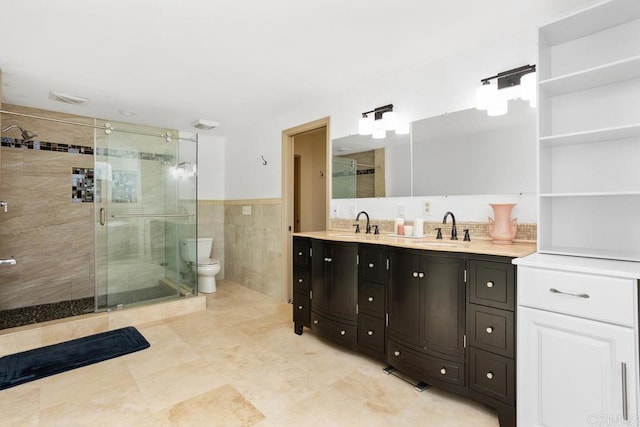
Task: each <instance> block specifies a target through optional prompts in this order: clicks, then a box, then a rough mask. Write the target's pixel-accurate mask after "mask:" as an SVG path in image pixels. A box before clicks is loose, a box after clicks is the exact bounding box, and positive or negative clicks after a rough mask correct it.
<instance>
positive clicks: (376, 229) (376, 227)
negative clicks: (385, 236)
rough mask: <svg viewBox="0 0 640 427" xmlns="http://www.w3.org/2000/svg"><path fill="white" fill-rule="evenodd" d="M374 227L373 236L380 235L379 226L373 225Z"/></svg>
mask: <svg viewBox="0 0 640 427" xmlns="http://www.w3.org/2000/svg"><path fill="white" fill-rule="evenodd" d="M372 227H373V234H376V235H377V234H380V231H379V230H378V225H377V224H374V225H372Z"/></svg>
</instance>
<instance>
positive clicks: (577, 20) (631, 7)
mask: <svg viewBox="0 0 640 427" xmlns="http://www.w3.org/2000/svg"><path fill="white" fill-rule="evenodd" d="M638 18H640V2H639V1H638V0H608V1H603V2H601V3H598V4H595V5H593V6H590V7H588V8H586V9H583V10H581V11H579V12H577V13H574V14H572V15H569V16H567V17H565V18H563V19H560V20H558V21H555V22H553V23H551V24H549V25H546V26H544V27H542V28H540V33H541V34H542V35H543V36H544V38H545V40H546V41H547V43H549V44H550V45H557V44H561V43H564V42H567V41H570V40H575V39H578V38H581V37H584V36H587V35H589V34H593V33H596V32H598V31H603V30H606V29H608V28H611V27H615V26H616V25H621V24H624V23H626V22H629V21H633V20H634V19H638Z"/></svg>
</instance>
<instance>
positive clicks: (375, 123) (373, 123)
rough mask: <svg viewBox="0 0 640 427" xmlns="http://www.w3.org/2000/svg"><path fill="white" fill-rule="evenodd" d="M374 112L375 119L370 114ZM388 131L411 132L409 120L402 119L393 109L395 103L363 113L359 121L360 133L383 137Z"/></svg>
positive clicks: (402, 133)
mask: <svg viewBox="0 0 640 427" xmlns="http://www.w3.org/2000/svg"><path fill="white" fill-rule="evenodd" d="M372 114H373V119H371V118H370V117H369V116H370V115H372ZM387 131H395V132H396V133H397V134H399V135H404V134H407V133H409V122H405V121H404V120H401V119H400V118H399V117H398V115H397V114H396V113H395V112H394V111H393V104H389V105H384V106H382V107H377V108H374V109H373V110H371V111H365V112H364V113H362V117H361V118H360V120H359V121H358V133H359V134H360V135H372V137H373V138H374V139H382V138H384V137H385V136H386V133H387Z"/></svg>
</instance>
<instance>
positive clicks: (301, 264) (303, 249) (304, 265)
mask: <svg viewBox="0 0 640 427" xmlns="http://www.w3.org/2000/svg"><path fill="white" fill-rule="evenodd" d="M293 325H294V326H293V327H294V332H295V333H296V334H298V335H301V334H302V328H303V326H306V327H307V328H309V327H311V239H307V238H303V237H294V238H293Z"/></svg>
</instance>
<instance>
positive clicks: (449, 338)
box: [420, 255, 465, 357]
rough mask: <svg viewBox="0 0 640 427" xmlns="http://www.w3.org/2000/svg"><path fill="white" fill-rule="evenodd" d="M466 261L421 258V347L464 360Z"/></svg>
mask: <svg viewBox="0 0 640 427" xmlns="http://www.w3.org/2000/svg"><path fill="white" fill-rule="evenodd" d="M464 266H465V262H464V259H461V258H453V257H438V256H431V255H424V256H421V257H420V272H422V273H423V274H424V277H423V278H421V279H420V307H421V310H420V346H421V347H423V348H426V349H428V350H430V351H435V352H438V353H442V354H446V355H449V356H454V357H462V356H464V330H465V322H464V319H465V316H464V314H465V312H464V307H465V287H464V286H465V285H464Z"/></svg>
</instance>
